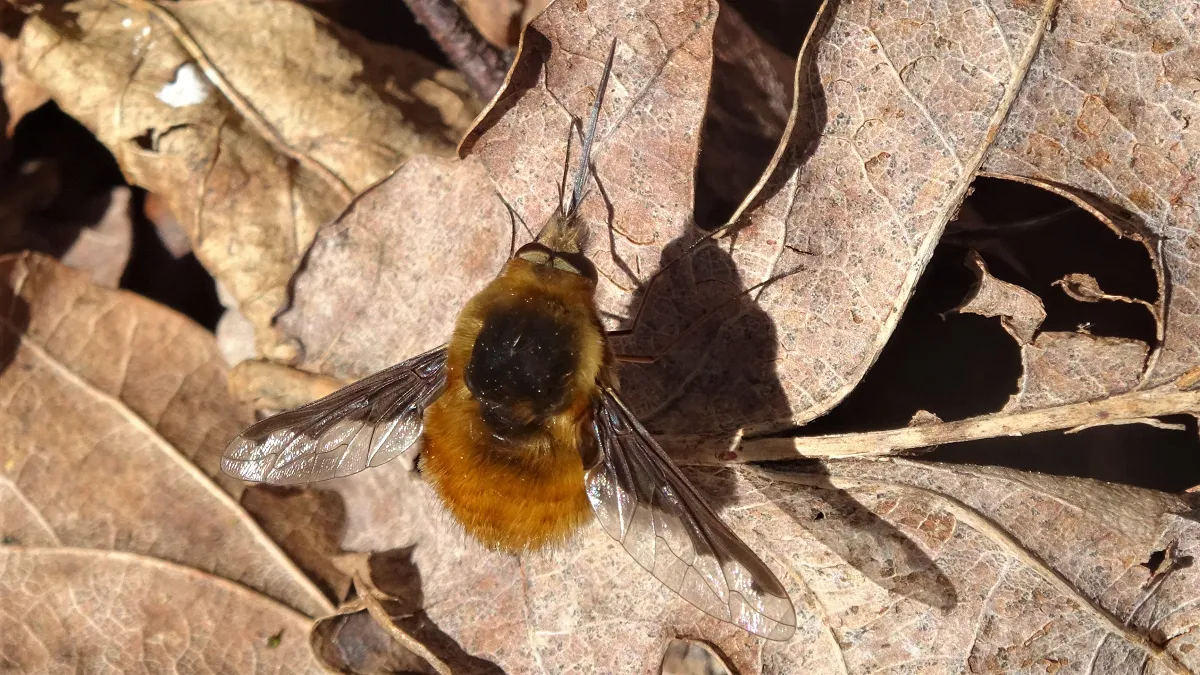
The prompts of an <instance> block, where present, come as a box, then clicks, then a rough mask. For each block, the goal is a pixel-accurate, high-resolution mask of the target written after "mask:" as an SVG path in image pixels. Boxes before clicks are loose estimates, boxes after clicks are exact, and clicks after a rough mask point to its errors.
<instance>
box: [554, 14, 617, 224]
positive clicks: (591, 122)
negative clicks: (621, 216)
mask: <svg viewBox="0 0 1200 675" xmlns="http://www.w3.org/2000/svg"><path fill="white" fill-rule="evenodd" d="M616 53H617V38H615V37H614V38H613V40H612V44H611V45H609V47H608V58H607V59H606V60H605V61H604V72H603V73H601V75H600V86H599V88H598V89H597V91H596V100H595V101H594V102H592V111H591V113H590V114H589V115H588V127H587V133H586V134H584V136H583V148H582V149H581V150H580V152H579V166H578V167H576V168H575V181H574V184H573V185H572V187H571V200H570V201H569V202H567V207H566V208H565V209H563V212H562V213H563V217H564V218H566V219H568V220H569V219H571V218H572V217H573V216H574V215H575V211H576V210H578V209H579V203H580V202H581V201H583V190H584V187H585V186H586V185H587V177H588V167H589V166H590V164H591V155H592V141H593V140H595V138H596V123H597V122H598V121H600V106H601V105H602V104H603V103H604V92H605V91H607V90H608V75H609V73H611V72H612V63H613V55H614V54H616Z"/></svg>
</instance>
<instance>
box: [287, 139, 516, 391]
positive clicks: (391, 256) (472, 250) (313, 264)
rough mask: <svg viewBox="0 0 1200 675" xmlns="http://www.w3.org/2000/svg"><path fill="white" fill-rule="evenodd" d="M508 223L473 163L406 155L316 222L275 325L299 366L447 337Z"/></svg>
mask: <svg viewBox="0 0 1200 675" xmlns="http://www.w3.org/2000/svg"><path fill="white" fill-rule="evenodd" d="M405 204H411V205H413V206H412V207H411V208H402V205H405ZM514 226H516V227H519V225H517V223H516V222H515V221H513V220H512V219H511V218H510V216H509V214H508V211H507V210H506V209H505V207H504V203H503V202H502V201H501V200H500V198H499V196H498V195H497V194H496V191H495V189H494V188H493V187H492V184H491V182H490V181H489V180H488V177H487V174H486V173H485V172H484V170H483V167H482V166H480V164H479V162H478V161H476V160H473V159H467V160H463V161H459V160H449V159H440V158H436V157H414V158H413V159H412V160H411V161H409V162H408V163H406V164H405V165H404V166H403V167H401V168H400V169H398V170H397V171H396V172H395V173H394V174H392V175H391V176H390V177H388V179H387V180H385V181H382V182H380V183H379V184H378V185H376V186H375V187H373V188H372V189H370V190H368V191H367V192H365V193H364V194H363V195H361V196H360V197H359V198H358V199H357V200H355V202H354V204H353V205H352V206H351V207H350V208H349V209H347V211H346V213H345V214H343V216H342V217H341V218H339V219H338V220H337V221H336V222H334V223H331V224H329V225H328V226H326V227H324V228H322V229H321V232H320V233H319V234H318V236H317V238H316V241H315V242H314V243H313V247H312V249H311V251H310V252H309V254H308V256H307V258H306V260H305V265H304V268H303V269H302V270H301V271H300V273H299V274H297V276H296V281H295V285H294V286H295V290H294V293H293V300H292V303H291V306H290V308H289V309H288V310H287V311H286V312H284V313H283V314H281V315H280V318H279V325H280V327H281V328H282V329H283V330H284V331H285V332H286V333H287V334H288V335H289V336H291V337H294V338H297V339H298V340H299V342H300V344H301V345H302V346H303V349H304V366H305V367H306V368H309V369H313V370H321V371H323V372H326V373H330V374H332V375H334V376H336V377H339V378H342V379H357V378H358V377H362V376H365V375H368V374H370V373H372V372H375V371H377V370H382V369H383V368H386V367H387V366H390V365H392V364H394V363H398V362H400V361H402V360H404V359H405V358H407V357H408V356H411V355H413V354H417V353H419V352H422V351H424V350H426V349H429V348H432V347H436V346H437V345H438V344H441V343H442V342H444V341H445V340H447V339H448V338H449V336H450V331H451V329H452V328H453V326H454V319H455V317H456V316H457V314H458V310H459V309H460V308H461V307H462V304H463V303H464V302H465V301H466V298H468V297H470V295H471V294H473V293H475V292H476V291H478V290H479V288H481V287H482V286H483V284H485V283H486V282H487V281H489V280H490V279H491V278H492V277H494V276H495V275H496V273H497V272H499V271H500V267H501V266H502V265H503V264H504V261H505V260H506V259H507V258H508V255H509V252H510V251H511V244H512V237H513V236H514V230H513V228H514ZM501 241H503V243H499V242H501Z"/></svg>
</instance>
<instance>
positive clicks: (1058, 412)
mask: <svg viewBox="0 0 1200 675" xmlns="http://www.w3.org/2000/svg"><path fill="white" fill-rule="evenodd" d="M1197 412H1200V390H1191V391H1179V390H1178V389H1177V388H1176V385H1174V384H1166V385H1163V386H1161V387H1157V388H1155V389H1151V390H1147V391H1134V392H1130V393H1128V394H1120V395H1118V396H1113V397H1111V398H1106V399H1102V400H1099V401H1092V402H1087V403H1073V404H1070V405H1062V406H1056V407H1053V408H1042V409H1040V410H1030V411H1027V412H1020V413H995V414H992V415H984V416H982V417H974V418H971V419H966V420H961V421H957V422H941V423H935V424H921V425H916V426H911V427H905V428H903V429H891V430H888V431H868V432H862V433H850V434H831V435H828V436H808V437H803V436H802V437H796V438H757V439H747V440H745V441H743V442H742V445H741V447H740V448H739V449H738V450H737V451H736V452H735V453H729V452H728V450H727V449H726V448H718V450H725V452H724V453H719V452H714V451H713V449H712V448H711V447H706V446H704V445H702V444H697V445H696V446H693V447H690V448H686V449H684V448H682V447H681V448H680V450H683V452H682V453H680V455H679V456H677V459H678V460H679V461H682V462H684V463H688V464H713V463H719V464H725V463H734V464H740V463H742V462H757V461H764V460H779V459H800V458H803V457H822V458H843V457H886V456H898V455H912V454H919V449H921V448H927V449H932V448H933V447H935V446H938V445H942V444H945V443H959V442H962V441H973V440H979V439H982V438H996V437H998V436H1023V435H1025V434H1033V433H1038V432H1042V431H1055V430H1061V429H1076V428H1079V427H1086V426H1092V425H1097V424H1121V423H1125V422H1129V421H1135V420H1136V421H1137V422H1139V423H1145V420H1146V419H1147V418H1154V417H1163V416H1167V415H1182V414H1193V415H1194V414H1196V413H1197ZM915 451H916V452H915Z"/></svg>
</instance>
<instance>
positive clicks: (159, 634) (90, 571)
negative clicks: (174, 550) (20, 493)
mask: <svg viewBox="0 0 1200 675" xmlns="http://www.w3.org/2000/svg"><path fill="white" fill-rule="evenodd" d="M0 606H2V607H4V611H3V612H0V663H2V664H3V667H4V670H5V671H6V672H14V673H68V672H73V673H137V672H146V673H150V672H159V673H161V672H179V673H246V674H251V673H255V674H257V673H279V674H281V675H282V674H285V673H322V672H324V671H323V670H322V669H321V668H320V666H319V665H318V664H317V663H316V661H315V660H314V659H313V657H312V654H311V653H310V652H309V650H308V644H307V642H306V639H305V637H306V633H307V631H308V629H309V626H310V624H311V621H310V620H309V619H308V618H306V617H305V616H304V615H302V614H300V613H298V612H296V610H294V609H291V608H289V607H287V606H286V605H282V604H280V603H279V602H278V601H276V600H272V599H271V598H269V597H266V596H263V595H259V594H258V593H255V592H254V591H252V590H250V589H248V588H246V587H244V586H240V585H238V584H235V583H232V582H230V581H228V580H225V579H221V578H219V577H214V576H211V575H209V574H205V573H203V572H199V571H197V570H194V569H192V568H189V567H183V566H181V565H174V564H171V563H166V562H163V561H161V560H156V559H154V558H149V557H143V556H139V555H133V554H129V553H119V552H116V551H99V550H85V549H69V548H68V549H57V548H56V549H47V548H24V547H17V546H6V547H2V548H0Z"/></svg>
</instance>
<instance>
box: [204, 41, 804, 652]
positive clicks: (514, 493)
mask: <svg viewBox="0 0 1200 675" xmlns="http://www.w3.org/2000/svg"><path fill="white" fill-rule="evenodd" d="M615 47H616V43H615V41H614V43H613V47H612V48H611V49H610V51H609V56H608V61H607V63H606V64H605V68H604V74H603V76H602V77H601V81H600V87H599V92H600V93H599V94H598V95H597V99H596V102H595V103H594V104H593V106H592V110H591V116H590V120H589V124H588V130H587V133H586V134H585V135H584V142H583V147H582V150H581V155H580V163H579V166H578V169H577V171H576V174H575V179H574V183H573V188H572V189H571V190H570V192H569V193H568V195H567V196H568V202H567V203H566V204H565V205H563V204H560V209H559V210H558V211H557V212H556V213H555V214H554V215H553V216H551V218H550V219H549V220H548V221H547V223H546V225H545V226H544V227H543V228H542V231H541V232H540V233H539V234H538V236H537V238H536V240H535V241H534V242H532V243H529V244H526V245H525V246H522V247H521V248H520V249H519V250H517V251H516V253H515V255H514V256H513V257H512V259H510V260H509V261H508V263H507V264H506V265H505V266H504V269H503V270H502V271H501V272H500V274H499V275H498V276H497V277H496V279H495V280H493V281H492V282H491V283H490V284H488V286H487V287H486V288H484V289H483V290H482V291H480V292H479V293H478V294H477V295H475V297H473V298H471V300H470V301H468V302H467V304H466V305H465V306H464V308H463V310H462V312H461V313H460V314H459V317H458V321H457V323H456V325H455V328H454V333H453V335H452V336H451V339H450V341H449V343H448V344H447V345H445V346H442V347H438V348H437V349H434V350H431V351H429V352H426V353H425V354H420V355H418V356H415V357H413V358H411V359H409V360H407V361H405V362H403V363H400V364H397V365H395V366H392V367H391V368H388V369H386V370H383V371H381V372H379V373H376V374H375V375H372V376H370V377H367V378H365V379H363V380H360V381H358V382H355V383H354V384H352V385H350V386H348V387H345V388H344V389H341V390H339V391H337V392H335V393H333V394H331V395H330V396H327V397H325V398H323V399H321V400H319V401H314V402H312V403H310V404H308V405H305V406H301V407H299V408H297V409H295V410H290V411H287V412H284V413H280V414H279V415H276V416H274V417H270V418H267V419H265V420H262V421H260V422H258V423H257V424H254V425H252V426H251V427H249V428H248V429H246V430H245V431H243V432H242V433H241V434H240V435H239V436H238V437H237V438H235V439H234V440H233V441H232V442H231V443H230V444H229V446H228V448H226V451H225V455H224V457H223V459H222V463H221V466H222V469H223V470H224V471H225V472H226V473H228V474H230V475H232V476H236V477H238V478H242V479H245V480H252V481H261V482H267V483H273V484H277V485H292V484H299V483H307V482H313V481H318V480H324V479H328V478H334V477H338V476H346V475H349V474H352V473H355V472H357V471H361V470H363V469H367V468H370V467H373V466H378V465H380V464H383V463H385V462H389V461H391V460H393V459H395V458H396V457H399V456H401V455H405V454H410V455H411V454H412V453H415V452H416V451H418V450H419V451H420V456H419V462H418V466H419V468H420V470H421V473H422V475H423V476H424V477H425V478H426V480H428V482H429V483H430V484H431V485H432V487H433V488H434V490H435V492H436V493H437V494H438V496H439V498H440V499H441V501H442V503H443V504H445V506H446V508H447V509H448V510H449V512H450V513H451V514H452V515H453V516H454V518H455V519H456V520H458V522H459V523H461V524H462V526H463V527H464V529H465V530H466V531H467V533H468V534H470V535H471V536H473V537H474V538H476V539H477V540H479V541H480V542H481V543H483V544H485V545H486V546H489V547H491V548H493V549H497V550H501V551H507V552H510V553H521V552H524V551H531V550H537V549H541V548H545V547H547V546H551V545H554V544H559V543H562V542H564V541H566V540H568V539H569V538H570V537H571V535H572V534H573V533H574V532H575V531H576V530H578V529H579V528H580V527H581V526H582V525H584V524H585V523H587V521H588V520H589V519H591V518H593V517H594V518H595V519H596V520H597V521H598V522H599V525H600V526H601V527H602V528H603V529H604V531H605V532H607V533H608V534H609V535H610V536H612V537H613V538H614V539H616V540H617V541H618V542H620V543H621V545H622V546H623V547H624V549H625V551H626V552H628V554H629V555H630V556H632V557H633V558H634V560H636V561H637V562H638V564H639V565H641V566H642V567H643V568H645V569H646V570H647V571H648V572H650V573H651V574H652V575H654V577H655V578H657V579H658V580H659V581H661V582H662V583H663V584H665V585H666V586H668V587H669V588H671V589H672V590H673V591H675V592H676V593H678V594H679V595H680V596H682V597H683V598H684V599H686V600H687V601H688V602H690V603H692V604H693V605H694V606H696V607H697V608H699V609H700V610H702V611H704V612H706V613H708V614H710V615H711V616H714V617H716V618H718V619H721V620H723V621H728V622H730V623H733V624H736V625H738V626H740V627H742V628H744V629H746V630H747V631H750V632H752V633H754V634H756V635H761V636H763V637H766V638H769V639H772V640H786V639H788V638H790V637H791V636H792V635H793V633H794V632H795V625H796V614H795V610H794V608H793V607H792V604H791V600H790V599H789V597H788V594H787V591H786V590H785V589H784V587H783V585H782V584H780V583H779V580H778V579H776V578H775V575H774V574H773V573H772V572H771V570H770V568H768V567H767V566H766V565H765V564H764V563H763V562H762V560H760V559H759V558H758V556H756V555H755V554H754V552H753V551H752V550H750V548H749V547H748V546H746V544H745V543H744V542H742V540H741V539H739V538H738V536H737V535H736V534H734V533H733V532H732V531H731V530H730V529H729V527H728V526H727V525H725V524H724V522H722V520H721V518H720V516H718V515H717V514H716V513H715V512H713V510H712V509H711V508H709V506H708V505H707V504H706V503H705V501H704V499H703V497H702V496H701V495H700V493H699V492H698V491H697V490H696V489H695V487H693V486H692V485H691V483H690V482H689V481H688V480H687V478H686V477H685V476H684V475H683V473H682V472H681V471H680V470H679V468H678V467H676V466H675V465H674V464H673V463H672V462H671V460H670V458H669V457H668V456H667V454H666V453H665V452H664V451H663V449H662V448H661V447H660V446H659V445H658V443H657V441H655V440H654V437H653V436H651V435H650V433H649V432H648V431H646V429H645V428H644V427H643V426H642V425H641V423H640V422H638V420H637V418H636V417H635V416H634V415H633V413H632V412H630V411H629V409H628V408H627V407H626V406H625V404H624V403H622V402H621V400H620V398H619V396H618V393H617V389H618V387H617V380H616V375H615V371H614V357H613V354H612V351H611V350H610V348H609V344H608V340H607V337H606V333H605V331H604V328H603V326H602V324H601V322H600V319H599V316H598V315H597V311H596V304H595V292H596V283H597V274H596V269H595V267H594V266H593V265H592V263H591V261H589V260H588V259H587V258H586V257H585V256H584V255H583V253H582V251H583V248H584V243H585V242H584V236H583V235H584V232H585V228H584V227H583V224H582V223H581V222H580V221H579V220H578V219H577V213H576V212H577V209H578V206H579V204H580V202H581V201H582V199H583V189H584V185H585V183H586V178H587V176H588V166H589V160H590V153H591V146H592V141H593V139H594V135H595V131H596V124H597V119H598V116H599V112H600V106H601V102H602V100H603V93H604V91H605V88H606V86H607V81H608V74H609V71H610V69H611V67H612V59H613V54H614V53H615Z"/></svg>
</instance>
